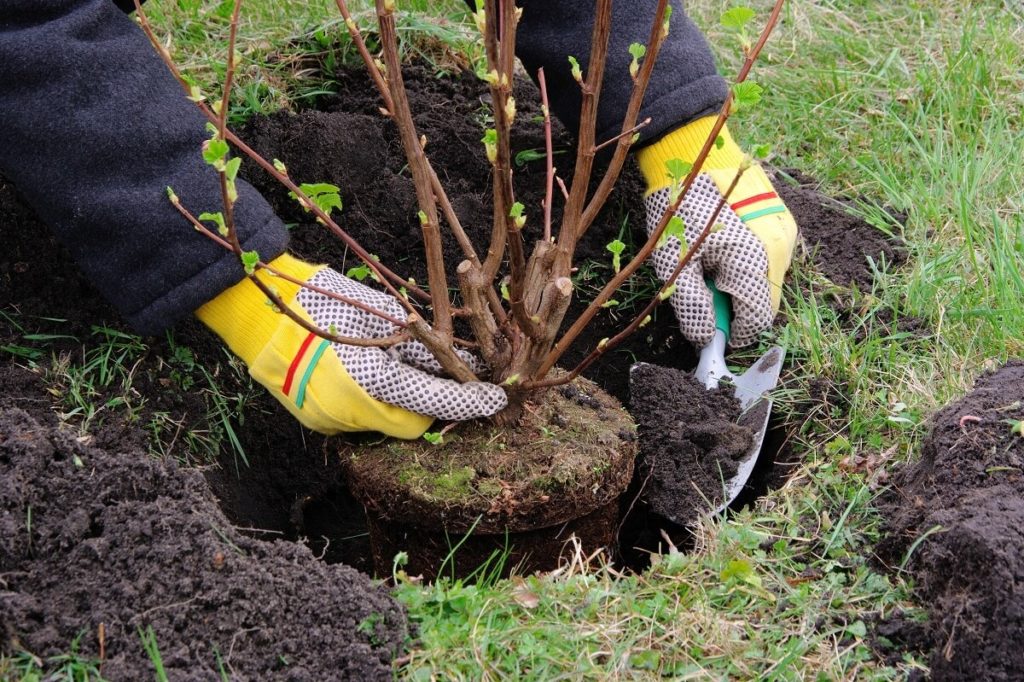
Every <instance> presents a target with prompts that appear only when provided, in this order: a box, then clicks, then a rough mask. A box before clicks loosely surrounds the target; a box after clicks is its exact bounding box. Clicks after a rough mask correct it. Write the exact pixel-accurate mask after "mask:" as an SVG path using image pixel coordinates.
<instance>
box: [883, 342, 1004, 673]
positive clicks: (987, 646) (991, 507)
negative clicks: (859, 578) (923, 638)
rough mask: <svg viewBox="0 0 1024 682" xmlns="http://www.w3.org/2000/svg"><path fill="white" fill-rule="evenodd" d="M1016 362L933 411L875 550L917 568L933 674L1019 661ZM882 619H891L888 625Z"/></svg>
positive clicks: (897, 479)
mask: <svg viewBox="0 0 1024 682" xmlns="http://www.w3.org/2000/svg"><path fill="white" fill-rule="evenodd" d="M1021 420H1024V362H1022V361H1020V360H1017V361H1013V362H1010V363H1008V364H1007V365H1006V366H1004V367H1002V368H1001V369H999V370H998V371H995V372H993V373H990V374H987V375H985V376H983V377H981V378H980V379H978V381H977V383H976V384H975V387H974V389H973V390H972V391H971V392H970V393H969V394H967V395H966V396H965V397H963V398H962V399H960V400H958V401H957V402H955V403H952V404H951V405H948V406H947V407H945V408H944V409H942V410H940V411H939V412H938V413H937V414H936V415H935V416H934V417H933V418H932V419H931V430H930V432H929V435H928V437H927V438H926V440H925V442H924V445H923V447H922V455H921V459H920V460H919V461H918V462H916V463H914V464H912V465H909V466H907V467H905V468H903V469H902V470H900V471H899V472H897V473H896V475H895V476H894V477H893V488H892V490H891V491H890V492H888V493H887V495H886V496H885V498H883V500H882V501H881V508H882V510H883V513H884V515H885V516H886V517H887V518H888V519H889V523H888V526H887V529H886V530H887V537H886V538H885V539H884V540H883V541H882V542H881V543H880V544H879V546H878V548H877V552H878V555H879V557H880V558H881V559H882V560H883V561H884V562H885V563H887V564H888V565H889V566H891V567H895V566H899V565H901V563H902V562H903V561H905V558H906V556H907V554H908V553H910V552H912V554H911V555H910V559H909V561H908V562H907V564H906V568H907V569H908V570H909V571H910V572H911V573H912V574H913V575H914V576H915V579H916V581H917V593H918V595H919V597H920V599H921V601H922V602H923V603H924V604H925V605H927V607H928V611H929V614H930V621H929V626H928V627H929V632H928V635H929V639H930V643H931V646H932V648H933V651H932V654H931V659H930V665H931V669H932V677H933V679H956V680H968V679H971V680H976V679H985V680H1010V679H1016V678H1018V677H1019V674H1020V671H1021V670H1024V473H1022V472H1024V437H1022V436H1021V433H1020V430H1019V424H1020V422H1021ZM890 629H892V628H891V627H890Z"/></svg>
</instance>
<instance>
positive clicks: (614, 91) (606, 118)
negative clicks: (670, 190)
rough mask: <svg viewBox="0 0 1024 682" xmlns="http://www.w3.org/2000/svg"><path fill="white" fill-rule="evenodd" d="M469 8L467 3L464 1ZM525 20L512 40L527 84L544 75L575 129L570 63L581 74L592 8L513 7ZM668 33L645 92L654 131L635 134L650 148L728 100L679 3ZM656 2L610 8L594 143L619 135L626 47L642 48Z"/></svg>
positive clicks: (574, 2) (581, 0)
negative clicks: (573, 59)
mask: <svg viewBox="0 0 1024 682" xmlns="http://www.w3.org/2000/svg"><path fill="white" fill-rule="evenodd" d="M467 2H468V3H469V4H470V6H471V7H472V6H474V3H473V2H472V0H467ZM517 4H518V5H519V6H520V7H522V8H523V18H522V20H521V21H520V23H519V29H518V33H517V36H516V52H517V54H518V56H519V59H520V60H521V61H522V62H523V65H524V66H525V67H526V69H527V71H529V73H530V75H531V76H534V78H536V73H537V69H539V68H540V67H544V75H545V80H546V81H547V86H548V97H549V98H550V101H551V109H552V111H553V112H554V113H555V115H556V116H558V118H559V119H561V121H562V123H564V124H565V126H566V127H567V128H568V129H569V130H573V131H574V130H576V129H577V128H578V127H579V111H580V91H579V85H577V83H576V81H575V80H573V78H572V74H571V71H570V66H569V55H572V56H573V57H576V59H578V60H579V62H580V65H581V66H582V67H583V72H584V73H586V69H587V61H588V59H589V56H590V34H591V31H592V30H593V27H594V0H518V2H517ZM671 4H672V10H673V11H672V18H671V28H670V30H669V35H668V38H667V40H666V41H665V44H664V45H663V46H662V48H661V54H660V55H659V57H658V62H657V64H655V67H654V73H653V74H652V76H651V82H650V84H649V85H648V87H647V93H646V96H645V97H644V105H643V108H642V110H641V113H640V120H643V119H644V118H645V117H647V116H650V117H651V124H650V125H649V126H647V127H646V128H644V129H643V130H642V132H641V134H640V137H641V140H642V141H646V142H650V141H651V140H653V139H655V138H657V137H659V136H660V135H662V134H664V133H666V132H668V131H670V130H672V129H673V128H676V127H678V126H680V125H683V124H684V123H689V122H690V121H692V120H694V119H697V118H700V117H701V116H706V115H708V114H712V113H715V112H717V111H718V109H720V108H721V106H722V104H723V103H724V102H725V97H726V94H727V92H728V90H727V86H726V83H725V80H724V79H723V78H722V77H721V76H719V75H718V70H717V68H716V67H715V60H714V57H713V56H712V54H711V50H710V48H709V47H708V44H707V41H705V39H704V36H703V35H702V34H701V32H700V30H699V29H698V28H697V27H696V26H695V25H694V23H693V22H692V21H690V19H689V17H687V16H686V12H685V10H684V9H683V6H682V3H681V0H671ZM656 8H657V1H656V0H615V1H614V2H613V3H612V32H611V37H610V40H609V45H608V61H607V64H606V67H605V69H606V70H605V77H604V83H603V85H602V89H601V99H600V102H599V105H598V113H597V130H598V135H597V140H598V142H601V141H603V140H607V139H610V138H612V137H614V136H615V135H617V134H618V133H619V132H620V129H621V126H622V117H623V115H624V114H625V112H626V106H627V105H628V103H629V96H630V93H631V92H632V90H633V79H632V78H630V75H629V62H630V60H631V59H632V57H630V55H629V45H630V44H631V43H644V44H646V43H647V38H648V36H649V35H650V31H651V24H652V23H653V21H654V12H655V9H656Z"/></svg>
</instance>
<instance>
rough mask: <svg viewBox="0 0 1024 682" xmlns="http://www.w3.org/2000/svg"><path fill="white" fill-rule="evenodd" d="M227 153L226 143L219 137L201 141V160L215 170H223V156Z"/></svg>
mask: <svg viewBox="0 0 1024 682" xmlns="http://www.w3.org/2000/svg"><path fill="white" fill-rule="evenodd" d="M227 155H228V143H227V142H225V141H224V140H222V139H220V138H219V137H214V138H211V139H209V140H206V141H205V142H203V161H205V162H206V163H208V164H209V165H211V166H213V167H214V168H216V169H217V170H224V157H225V156H227Z"/></svg>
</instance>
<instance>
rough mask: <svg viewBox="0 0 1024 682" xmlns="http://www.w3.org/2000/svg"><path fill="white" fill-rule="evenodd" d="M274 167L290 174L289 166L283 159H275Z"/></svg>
mask: <svg viewBox="0 0 1024 682" xmlns="http://www.w3.org/2000/svg"><path fill="white" fill-rule="evenodd" d="M274 169H275V170H276V171H277V172H278V173H280V174H281V175H288V166H286V165H284V162H283V161H281V159H274Z"/></svg>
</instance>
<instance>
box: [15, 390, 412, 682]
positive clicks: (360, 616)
mask: <svg viewBox="0 0 1024 682" xmlns="http://www.w3.org/2000/svg"><path fill="white" fill-rule="evenodd" d="M0 580H2V583H3V585H4V590H3V592H0V624H2V634H3V641H2V642H0V648H2V649H3V650H4V651H6V652H10V651H11V650H12V649H14V648H22V647H24V648H26V649H27V650H29V651H31V652H33V653H35V654H36V655H39V656H52V655H56V654H60V653H62V652H65V651H66V650H67V647H68V645H69V643H70V642H71V641H72V640H73V639H75V638H76V637H77V636H78V635H79V634H80V633H83V631H84V636H83V637H82V639H81V641H80V651H81V652H82V653H83V654H85V655H88V656H93V657H98V656H99V641H98V634H97V628H98V627H99V626H100V624H101V623H102V624H103V627H104V630H105V637H104V645H105V658H104V661H103V672H104V675H105V676H106V677H108V678H109V679H117V680H141V679H146V678H147V677H150V676H151V675H152V671H153V668H152V664H151V662H150V660H149V658H148V656H147V654H146V652H145V651H144V649H143V647H142V644H141V642H140V639H139V634H138V633H139V630H140V629H141V630H146V629H147V628H152V631H153V632H154V633H155V635H156V638H157V643H158V645H159V650H160V653H161V658H162V660H163V663H164V666H165V668H166V670H167V672H168V674H169V675H170V677H171V678H172V679H181V680H198V679H212V678H216V677H218V675H219V672H218V670H219V665H220V663H219V662H218V661H221V662H222V663H223V666H224V669H225V671H227V672H228V673H229V674H231V676H232V678H233V679H271V678H273V679H281V680H309V679H352V680H367V679H382V680H383V679H391V675H392V671H391V660H392V659H393V658H394V657H395V656H396V655H397V653H398V652H399V651H400V650H401V647H402V646H403V645H404V641H405V638H406V636H407V629H406V624H405V616H404V613H403V611H402V609H401V607H399V606H398V605H397V603H396V602H394V601H393V600H392V599H391V598H390V597H389V596H388V595H387V594H386V592H385V591H384V590H383V589H381V588H380V587H379V586H374V585H372V584H371V583H370V581H369V579H368V578H367V577H366V576H364V575H362V574H360V573H359V572H357V571H355V570H354V569H351V568H349V567H345V566H340V565H338V566H329V565H327V564H325V563H324V562H322V561H318V560H317V559H316V558H315V557H314V556H313V555H312V553H311V552H310V551H309V549H308V548H306V547H303V546H302V545H299V544H296V543H291V542H266V541H261V540H254V539H251V538H248V537H246V536H245V535H243V534H241V533H240V532H238V531H237V530H236V529H235V528H234V527H233V526H232V524H231V522H230V521H228V519H227V518H225V516H224V515H223V513H222V512H221V511H220V509H219V508H218V505H217V501H216V499H215V498H214V497H213V495H212V494H211V492H210V490H209V487H208V486H207V484H206V482H205V480H204V479H203V477H202V475H201V474H200V473H199V472H198V471H196V470H194V469H182V468H178V467H177V466H175V465H174V463H173V461H171V462H168V463H161V462H159V461H158V460H156V459H154V458H152V457H149V456H147V455H146V453H144V452H141V451H133V452H115V451H106V450H101V449H98V448H93V447H87V446H85V445H83V444H82V443H81V439H75V438H73V437H72V436H71V435H69V434H68V433H67V432H66V431H64V430H61V429H59V428H53V427H46V426H43V425H41V424H40V423H39V422H37V421H36V420H34V419H32V417H31V416H29V415H28V414H27V413H26V412H24V411H22V410H18V409H5V410H3V411H0Z"/></svg>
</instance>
